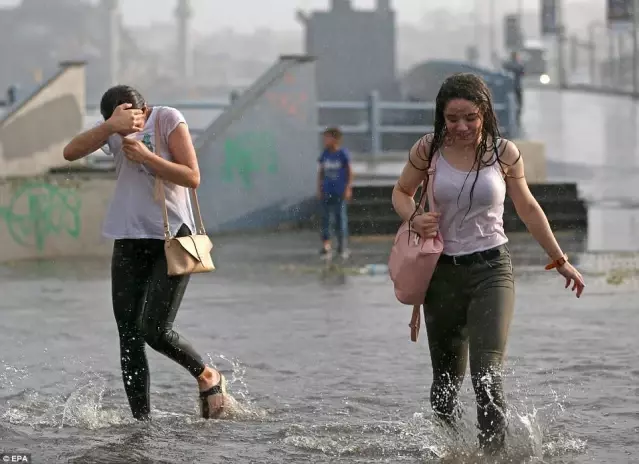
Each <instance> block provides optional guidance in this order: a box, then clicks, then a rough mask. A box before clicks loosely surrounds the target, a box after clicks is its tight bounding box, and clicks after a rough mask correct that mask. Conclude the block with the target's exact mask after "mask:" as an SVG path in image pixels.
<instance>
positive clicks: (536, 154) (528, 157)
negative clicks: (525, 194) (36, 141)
mask: <svg viewBox="0 0 639 464" xmlns="http://www.w3.org/2000/svg"><path fill="white" fill-rule="evenodd" d="M513 143H515V144H516V145H517V148H519V152H520V153H521V157H522V158H523V159H524V169H525V173H526V180H527V181H528V183H529V184H545V183H546V182H547V180H548V178H547V170H546V146H545V145H544V144H543V143H542V142H535V141H533V140H517V139H515V140H513Z"/></svg>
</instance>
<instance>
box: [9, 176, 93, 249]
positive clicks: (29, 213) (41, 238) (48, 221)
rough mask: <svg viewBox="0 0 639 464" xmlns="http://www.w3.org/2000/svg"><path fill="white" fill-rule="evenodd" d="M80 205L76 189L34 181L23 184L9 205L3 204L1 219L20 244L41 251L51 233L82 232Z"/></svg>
mask: <svg viewBox="0 0 639 464" xmlns="http://www.w3.org/2000/svg"><path fill="white" fill-rule="evenodd" d="M81 204H82V202H81V200H80V197H79V195H78V194H77V192H76V191H75V189H72V188H64V187H59V186H56V185H51V184H48V183H42V182H31V183H26V184H23V185H21V186H20V188H18V190H17V191H16V192H15V193H14V194H13V195H12V197H11V200H10V201H9V204H8V205H7V206H5V207H0V218H1V219H4V222H5V223H6V224H7V228H8V230H9V234H10V235H11V237H12V238H13V240H14V241H15V242H16V243H17V244H19V245H21V246H25V247H35V248H36V249H37V250H38V251H41V250H42V249H44V245H45V243H46V240H47V237H49V236H52V235H60V234H64V233H66V234H68V235H69V236H71V237H74V238H77V237H78V236H79V235H80V227H81V224H80V208H81Z"/></svg>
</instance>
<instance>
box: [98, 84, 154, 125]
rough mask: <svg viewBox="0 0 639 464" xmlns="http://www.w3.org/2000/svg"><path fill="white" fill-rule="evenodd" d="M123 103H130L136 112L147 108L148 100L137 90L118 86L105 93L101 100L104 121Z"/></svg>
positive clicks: (126, 86)
mask: <svg viewBox="0 0 639 464" xmlns="http://www.w3.org/2000/svg"><path fill="white" fill-rule="evenodd" d="M123 103H130V104H131V105H133V107H132V109H135V110H141V109H144V108H145V107H146V100H145V99H144V97H143V96H142V94H141V93H140V92H138V90H137V89H134V88H133V87H130V86H128V85H116V86H115V87H111V88H110V89H109V90H107V91H106V92H104V95H102V99H101V100H100V113H101V114H102V117H103V118H104V120H105V121H106V120H107V119H109V118H110V117H111V116H112V115H113V112H114V111H115V109H116V108H117V107H118V106H120V105H122V104H123Z"/></svg>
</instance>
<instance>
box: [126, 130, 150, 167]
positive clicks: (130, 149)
mask: <svg viewBox="0 0 639 464" xmlns="http://www.w3.org/2000/svg"><path fill="white" fill-rule="evenodd" d="M122 151H123V152H124V156H126V158H127V159H128V160H129V161H132V162H134V163H138V164H144V163H145V162H146V161H148V160H149V158H150V157H151V156H156V155H155V154H154V153H151V152H150V151H149V149H148V148H147V147H146V145H144V144H143V143H142V142H140V141H138V140H135V139H132V138H129V137H123V138H122Z"/></svg>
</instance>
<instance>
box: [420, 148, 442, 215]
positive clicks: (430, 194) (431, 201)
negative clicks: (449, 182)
mask: <svg viewBox="0 0 639 464" xmlns="http://www.w3.org/2000/svg"><path fill="white" fill-rule="evenodd" d="M422 140H423V139H422ZM422 143H423V142H422ZM438 158H439V150H437V151H436V152H435V153H433V158H432V159H431V161H430V163H429V165H428V171H427V176H426V177H425V178H424V181H423V182H422V194H421V198H420V199H419V207H420V208H424V207H425V206H426V199H428V210H429V211H430V212H432V213H436V212H437V206H436V205H435V193H434V189H433V185H434V183H435V166H436V165H437V159H438ZM424 188H426V192H425V193H426V195H424Z"/></svg>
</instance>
